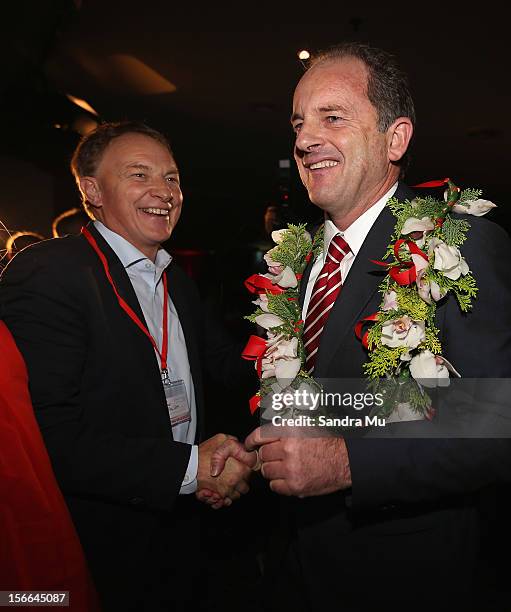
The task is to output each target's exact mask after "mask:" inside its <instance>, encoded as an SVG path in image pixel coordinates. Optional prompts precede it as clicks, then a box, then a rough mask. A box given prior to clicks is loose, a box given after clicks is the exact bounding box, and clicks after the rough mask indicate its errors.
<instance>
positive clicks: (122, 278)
mask: <svg viewBox="0 0 511 612" xmlns="http://www.w3.org/2000/svg"><path fill="white" fill-rule="evenodd" d="M87 229H88V230H89V231H90V233H91V234H92V235H93V236H94V239H95V240H96V242H97V243H98V246H99V248H100V249H101V251H102V252H103V254H104V255H105V257H106V259H107V261H108V267H109V269H110V274H111V276H112V280H113V281H114V283H115V287H116V289H117V291H118V292H119V295H120V296H121V297H122V298H123V300H124V301H125V302H126V303H127V304H128V305H129V306H130V307H131V309H132V310H133V311H134V312H135V313H136V314H137V316H138V318H139V319H140V320H141V321H142V323H143V324H144V325H145V326H146V327H147V323H146V320H145V318H144V314H143V313H142V309H141V307H140V304H139V302H138V299H137V295H136V293H135V290H134V289H133V285H132V284H131V281H130V279H129V276H128V274H127V272H126V269H125V268H124V266H123V265H122V262H121V260H120V259H119V258H118V257H117V255H116V254H115V252H114V250H113V249H112V248H111V246H110V245H109V244H108V242H107V241H106V240H105V239H104V238H103V236H102V235H101V234H100V233H99V232H98V230H97V229H96V228H95V227H94V225H93V224H92V223H89V224H88V225H87ZM89 248H90V247H89ZM91 250H92V249H91ZM98 263H99V266H100V267H101V268H102V267H103V266H102V265H101V262H99V259H98ZM103 274H104V272H103ZM126 316H127V315H126Z"/></svg>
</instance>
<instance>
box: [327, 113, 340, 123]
mask: <svg viewBox="0 0 511 612" xmlns="http://www.w3.org/2000/svg"><path fill="white" fill-rule="evenodd" d="M326 120H327V123H339V122H340V121H342V117H340V116H339V115H328V116H327V118H326Z"/></svg>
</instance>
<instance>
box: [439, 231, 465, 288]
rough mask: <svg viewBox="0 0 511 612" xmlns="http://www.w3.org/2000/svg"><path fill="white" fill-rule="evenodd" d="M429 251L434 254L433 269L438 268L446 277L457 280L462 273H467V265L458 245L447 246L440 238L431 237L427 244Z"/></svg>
mask: <svg viewBox="0 0 511 612" xmlns="http://www.w3.org/2000/svg"><path fill="white" fill-rule="evenodd" d="M429 252H430V254H431V252H433V253H434V254H435V263H434V264H433V267H434V268H435V270H440V272H443V273H444V275H445V276H446V277H447V278H450V279H451V280H458V278H459V277H460V276H461V275H462V274H463V275H465V274H468V272H469V267H468V265H467V262H466V261H465V259H464V258H463V257H462V256H461V253H460V250H459V249H458V247H455V246H449V245H447V244H445V242H443V241H442V240H439V239H438V238H433V239H432V240H431V243H430V245H429Z"/></svg>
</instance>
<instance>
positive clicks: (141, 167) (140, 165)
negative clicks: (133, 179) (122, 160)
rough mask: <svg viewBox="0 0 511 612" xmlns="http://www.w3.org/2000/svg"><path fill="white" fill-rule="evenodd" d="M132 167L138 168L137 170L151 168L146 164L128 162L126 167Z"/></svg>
mask: <svg viewBox="0 0 511 612" xmlns="http://www.w3.org/2000/svg"><path fill="white" fill-rule="evenodd" d="M131 168H136V169H137V170H150V168H149V166H146V165H145V164H136V163H135V164H128V165H127V166H126V169H127V170H129V169H131Z"/></svg>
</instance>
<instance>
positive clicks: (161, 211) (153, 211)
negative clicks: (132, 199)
mask: <svg viewBox="0 0 511 612" xmlns="http://www.w3.org/2000/svg"><path fill="white" fill-rule="evenodd" d="M140 210H141V211H142V212H145V213H146V215H156V216H157V217H168V216H169V212H170V210H169V209H168V208H141V209H140Z"/></svg>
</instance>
